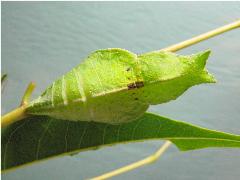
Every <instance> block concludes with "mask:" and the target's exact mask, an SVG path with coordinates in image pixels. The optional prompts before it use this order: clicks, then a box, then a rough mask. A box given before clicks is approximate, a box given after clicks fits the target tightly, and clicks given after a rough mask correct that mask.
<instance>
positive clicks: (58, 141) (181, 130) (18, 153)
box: [2, 113, 240, 170]
mask: <svg viewBox="0 0 240 180" xmlns="http://www.w3.org/2000/svg"><path fill="white" fill-rule="evenodd" d="M151 139H159V140H160V139H165V140H170V141H172V142H173V143H174V144H175V145H176V146H177V147H178V148H179V149H180V150H182V151H187V150H194V149H200V148H207V147H238V148H239V147H240V136H239V135H233V134H227V133H223V132H218V131H213V130H208V129H205V128H201V127H197V126H193V125H191V124H187V123H184V122H181V121H175V120H171V119H168V118H165V117H161V116H158V115H155V114H151V113H145V114H144V116H143V117H141V118H140V119H138V120H136V121H134V122H131V123H124V124H121V125H110V124H103V123H95V122H71V121H63V120H56V119H53V118H49V117H46V116H38V117H32V118H26V119H24V120H23V121H20V122H17V123H15V124H13V125H10V126H8V127H7V128H5V129H2V170H7V169H13V168H18V167H20V166H22V165H26V164H28V163H32V162H37V161H39V160H43V159H46V158H50V157H54V156H60V155H63V154H72V153H77V152H80V151H85V150H89V149H97V148H99V147H101V146H107V145H113V144H118V143H127V142H133V141H143V140H151Z"/></svg>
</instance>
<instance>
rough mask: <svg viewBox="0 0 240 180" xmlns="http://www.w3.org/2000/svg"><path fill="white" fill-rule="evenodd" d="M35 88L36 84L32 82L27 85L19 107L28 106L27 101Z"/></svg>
mask: <svg viewBox="0 0 240 180" xmlns="http://www.w3.org/2000/svg"><path fill="white" fill-rule="evenodd" d="M35 87H36V84H35V83H34V82H30V83H29V85H28V87H27V89H26V90H25V93H24V95H23V97H22V101H21V106H23V105H26V104H28V102H29V99H30V97H31V95H32V92H33V90H34V89H35Z"/></svg>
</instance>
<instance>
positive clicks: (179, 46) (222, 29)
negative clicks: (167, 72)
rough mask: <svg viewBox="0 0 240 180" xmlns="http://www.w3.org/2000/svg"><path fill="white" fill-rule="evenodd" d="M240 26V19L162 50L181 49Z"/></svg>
mask: <svg viewBox="0 0 240 180" xmlns="http://www.w3.org/2000/svg"><path fill="white" fill-rule="evenodd" d="M239 27H240V20H238V21H235V22H233V23H230V24H227V25H225V26H222V27H220V28H217V29H214V30H212V31H209V32H207V33H204V34H201V35H199V36H196V37H194V38H191V39H188V40H186V41H183V42H180V43H178V44H175V45H172V46H169V47H166V48H164V49H161V51H162V50H163V51H171V52H175V51H179V50H181V49H184V48H186V47H189V46H192V45H194V44H196V43H199V42H201V41H204V40H206V39H210V38H212V37H214V36H217V35H219V34H222V33H224V32H227V31H230V30H232V29H235V28H239Z"/></svg>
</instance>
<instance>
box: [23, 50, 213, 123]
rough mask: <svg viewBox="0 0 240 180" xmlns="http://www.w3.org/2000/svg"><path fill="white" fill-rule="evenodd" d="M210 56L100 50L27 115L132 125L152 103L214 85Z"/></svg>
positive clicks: (54, 86)
mask: <svg viewBox="0 0 240 180" xmlns="http://www.w3.org/2000/svg"><path fill="white" fill-rule="evenodd" d="M209 54H210V51H209V50H207V51H204V52H200V53H197V54H195V55H192V56H180V55H177V54H174V53H170V52H164V51H156V52H150V53H147V54H142V55H139V56H137V55H136V54H134V53H131V52H129V51H126V50H123V49H104V50H98V51H95V52H94V53H92V54H90V55H89V56H88V57H87V58H86V59H85V60H84V62H83V63H81V64H80V65H78V66H77V67H75V68H73V69H72V70H71V71H70V72H68V73H67V74H66V75H63V76H62V77H61V78H60V79H58V80H56V81H55V82H53V84H52V85H51V86H49V87H48V88H47V89H46V91H45V92H44V93H43V94H42V95H41V96H40V97H39V98H38V99H37V100H35V101H33V102H32V103H30V105H29V107H28V109H27V112H28V113H29V114H34V115H48V116H51V117H53V118H57V119H67V120H73V121H95V122H104V123H108V124H119V123H124V122H130V121H133V120H136V119H137V118H139V117H141V116H142V115H143V114H144V112H146V110H147V108H148V107H149V105H151V104H161V103H165V102H168V101H170V100H174V99H176V98H177V97H179V96H180V95H181V94H182V93H184V92H185V91H186V90H187V89H188V88H190V87H191V86H193V85H197V84H202V83H213V82H215V79H214V78H213V76H211V75H210V74H209V73H208V72H207V70H206V69H205V65H206V61H207V59H208V56H209Z"/></svg>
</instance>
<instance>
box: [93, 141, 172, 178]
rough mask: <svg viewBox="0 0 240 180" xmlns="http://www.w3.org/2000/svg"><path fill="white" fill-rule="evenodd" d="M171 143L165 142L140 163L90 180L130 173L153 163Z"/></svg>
mask: <svg viewBox="0 0 240 180" xmlns="http://www.w3.org/2000/svg"><path fill="white" fill-rule="evenodd" d="M171 144H172V143H171V142H170V141H166V142H165V143H164V144H163V145H162V146H161V147H160V148H159V149H158V150H157V151H156V152H155V153H154V154H152V155H151V156H149V157H147V158H145V159H142V160H140V161H137V162H135V163H132V164H129V165H127V166H124V167H122V168H119V169H116V170H114V171H111V172H109V173H106V174H103V175H101V176H98V177H94V178H92V179H91V180H102V179H108V178H111V177H113V176H116V175H119V174H122V173H125V172H128V171H131V170H133V169H136V168H139V167H141V166H144V165H147V164H150V163H153V162H155V161H156V160H157V159H159V158H160V156H161V155H162V154H163V153H164V152H165V151H166V150H167V149H168V147H169V146H170V145H171Z"/></svg>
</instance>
